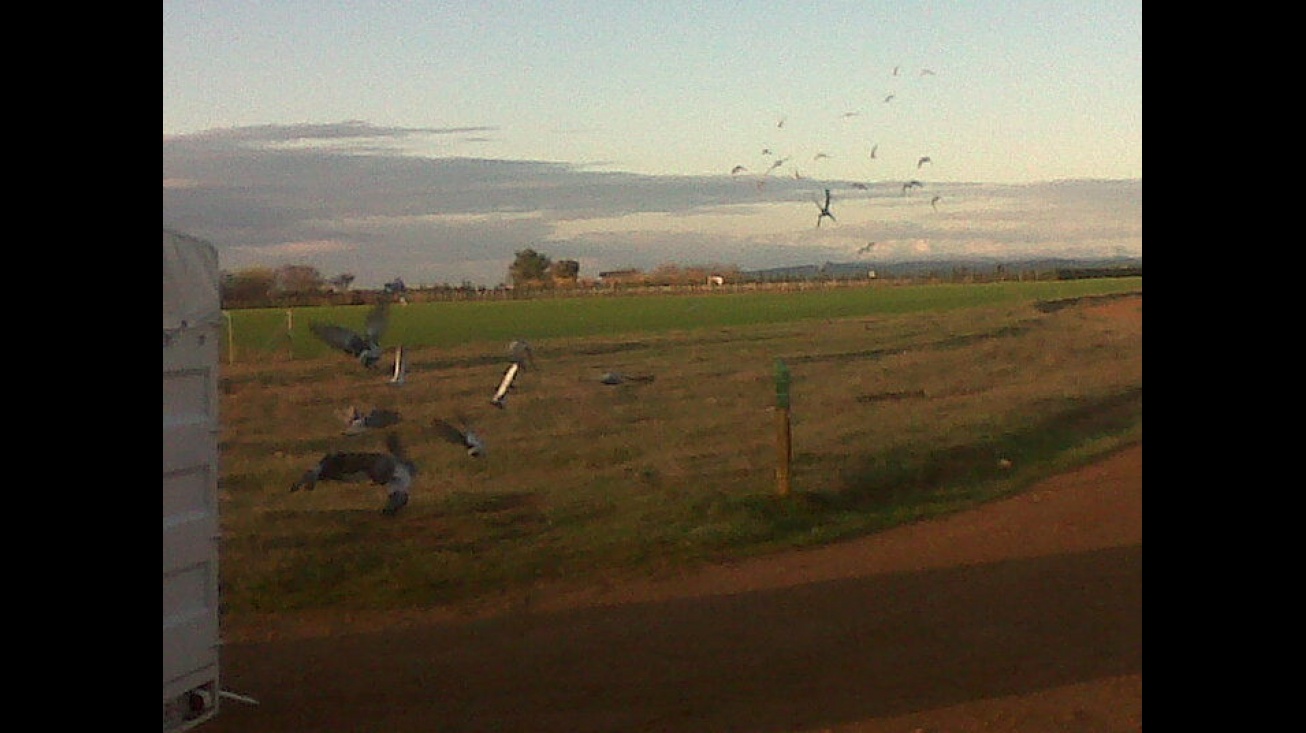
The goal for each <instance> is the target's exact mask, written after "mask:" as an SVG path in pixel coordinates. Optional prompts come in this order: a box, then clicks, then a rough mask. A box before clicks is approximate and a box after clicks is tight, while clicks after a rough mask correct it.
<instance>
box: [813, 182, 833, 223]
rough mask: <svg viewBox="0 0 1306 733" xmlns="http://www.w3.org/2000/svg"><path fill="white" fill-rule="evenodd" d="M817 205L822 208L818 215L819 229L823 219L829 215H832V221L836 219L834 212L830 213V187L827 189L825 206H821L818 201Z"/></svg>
mask: <svg viewBox="0 0 1306 733" xmlns="http://www.w3.org/2000/svg"><path fill="white" fill-rule="evenodd" d="M816 207H817V208H818V209H820V210H821V211H820V213H819V214H817V215H816V228H817V229H820V228H821V220H822V219H824V218H825V217H827V216H828V217H830V221H835V218H834V214H831V213H830V189H828V188H827V189H825V206H821V204H820V203H819V202H817V204H816Z"/></svg>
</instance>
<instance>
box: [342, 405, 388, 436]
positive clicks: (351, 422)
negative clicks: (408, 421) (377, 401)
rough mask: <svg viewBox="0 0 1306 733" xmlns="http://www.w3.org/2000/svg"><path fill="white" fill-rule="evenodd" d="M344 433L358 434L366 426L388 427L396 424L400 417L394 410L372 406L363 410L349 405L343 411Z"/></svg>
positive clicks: (364, 429) (365, 428)
mask: <svg viewBox="0 0 1306 733" xmlns="http://www.w3.org/2000/svg"><path fill="white" fill-rule="evenodd" d="M344 416H345V430H344V433H345V435H360V434H362V433H363V432H364V431H366V430H367V429H368V428H388V427H390V426H391V425H395V424H397V423H398V422H399V421H400V420H401V419H402V418H401V417H400V416H399V413H398V412H396V411H395V410H385V409H382V408H379V407H374V408H372V410H371V411H370V412H366V413H365V412H363V411H361V410H359V409H358V408H357V407H350V408H349V409H348V410H345V412H344Z"/></svg>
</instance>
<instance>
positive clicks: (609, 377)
mask: <svg viewBox="0 0 1306 733" xmlns="http://www.w3.org/2000/svg"><path fill="white" fill-rule="evenodd" d="M652 381H653V375H652V374H622V373H621V372H604V373H603V376H601V377H599V383H600V384H607V385H612V386H615V385H618V384H625V383H626V382H652Z"/></svg>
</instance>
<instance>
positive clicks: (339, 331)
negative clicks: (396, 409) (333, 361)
mask: <svg viewBox="0 0 1306 733" xmlns="http://www.w3.org/2000/svg"><path fill="white" fill-rule="evenodd" d="M389 318H390V301H388V300H381V301H379V302H377V304H376V307H374V308H373V309H372V310H371V312H370V313H368V314H367V320H366V322H365V323H364V326H363V333H361V334H360V333H358V332H357V331H354V330H353V329H350V328H346V327H344V326H337V325H335V324H330V323H310V324H309V326H308V328H309V330H310V331H312V332H313V335H315V336H317V337H318V338H320V339H322V340H323V341H324V342H326V343H327V344H328V345H330V346H334V347H335V348H337V349H339V350H341V351H343V352H345V353H346V354H349V355H350V356H353V357H356V358H357V359H358V362H359V363H360V364H362V365H363V366H364V367H367V368H368V369H371V368H373V367H375V366H376V363H377V362H378V361H380V360H381V336H382V335H384V334H385V329H386V325H387V324H388V323H389Z"/></svg>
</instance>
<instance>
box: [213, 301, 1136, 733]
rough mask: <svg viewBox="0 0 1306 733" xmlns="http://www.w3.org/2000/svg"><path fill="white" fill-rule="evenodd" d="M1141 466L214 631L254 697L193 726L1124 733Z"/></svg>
mask: <svg viewBox="0 0 1306 733" xmlns="http://www.w3.org/2000/svg"><path fill="white" fill-rule="evenodd" d="M1112 307H1114V304H1112V305H1108V306H1104V308H1108V309H1109V308H1112ZM1134 312H1135V313H1137V312H1138V311H1137V310H1135V311H1134ZM1142 461H1143V451H1142V445H1141V443H1140V444H1138V445H1135V446H1132V447H1129V448H1126V449H1124V450H1122V451H1120V452H1118V453H1115V454H1113V455H1112V456H1110V457H1108V458H1107V459H1105V460H1103V461H1100V462H1098V463H1096V464H1093V465H1090V466H1088V467H1085V468H1083V469H1080V470H1076V471H1074V472H1071V473H1068V474H1065V475H1062V476H1058V477H1055V478H1053V479H1051V480H1048V481H1045V482H1043V483H1041V484H1039V485H1037V486H1035V487H1032V488H1031V489H1030V490H1028V491H1025V492H1023V493H1021V494H1019V495H1017V496H1014V497H1012V498H1009V499H1006V500H1002V501H998V502H994V503H991V504H987V505H985V506H983V507H980V508H978V509H975V510H972V511H967V512H963V513H958V514H955V515H952V516H949V517H946V518H942V519H938V520H932V521H928V522H921V523H918V524H913V525H909V526H905V527H900V528H898V529H895V530H892V531H888V532H884V533H882V534H878V535H875V536H872V537H868V538H864V539H860V540H855V541H850V542H845V543H841V544H838V545H834V546H828V547H822V548H818V549H811V550H804V551H795V552H787V553H783V554H779V555H772V556H768V557H764V558H758V559H754V560H748V561H745V562H739V563H735V564H730V565H716V566H711V567H707V568H703V569H700V570H696V571H693V572H690V573H686V574H685V575H683V576H679V577H673V578H658V579H650V580H640V581H638V582H620V583H609V584H607V585H604V586H602V587H594V586H593V585H590V586H588V587H585V586H581V587H574V588H559V587H549V588H538V589H535V590H534V591H532V592H531V593H530V594H528V595H526V596H521V597H514V598H503V599H498V600H497V601H494V602H485V603H483V604H482V605H480V606H477V607H464V608H459V609H440V610H432V611H427V612H422V613H403V614H381V615H372V616H368V615H353V616H349V617H345V616H340V615H326V616H317V617H310V616H305V615H298V616H295V617H274V618H258V619H254V618H245V619H240V620H230V621H227V620H224V634H225V637H226V639H227V642H228V643H227V644H226V645H225V646H224V647H223V650H222V669H223V680H222V683H223V687H224V688H225V689H227V690H230V691H233V692H236V693H239V694H242V695H247V696H250V697H252V698H255V699H256V700H258V702H259V704H258V705H248V704H245V703H241V702H237V701H234V700H228V699H224V700H223V701H222V709H221V712H220V713H219V715H218V717H217V718H216V719H215V720H214V721H211V722H209V723H206V724H205V725H204V726H203V727H202V730H203V731H205V733H219V732H220V731H243V732H251V731H294V732H295V733H303V731H386V732H387V733H404V732H405V731H424V732H425V731H448V732H453V731H475V732H478V733H480V732H484V731H535V732H540V733H546V732H548V731H566V732H567V733H579V732H581V731H691V732H693V731H750V732H756V733H770V732H772V731H862V732H878V731H893V732H895V733H916V732H925V733H942V732H943V731H948V732H965V731H998V732H1004V731H1072V732H1073V731H1137V730H1141V728H1142V701H1143V691H1142V687H1143V675H1142V669H1143V651H1142V633H1143V624H1142V600H1143V572H1142V571H1143V522H1142V494H1143V486H1142Z"/></svg>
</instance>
